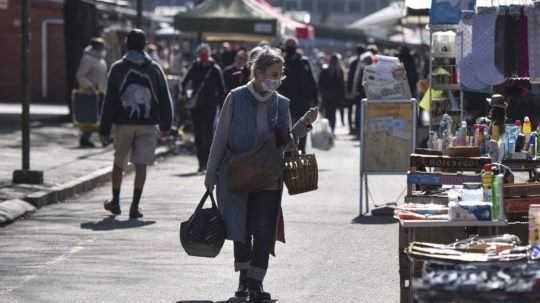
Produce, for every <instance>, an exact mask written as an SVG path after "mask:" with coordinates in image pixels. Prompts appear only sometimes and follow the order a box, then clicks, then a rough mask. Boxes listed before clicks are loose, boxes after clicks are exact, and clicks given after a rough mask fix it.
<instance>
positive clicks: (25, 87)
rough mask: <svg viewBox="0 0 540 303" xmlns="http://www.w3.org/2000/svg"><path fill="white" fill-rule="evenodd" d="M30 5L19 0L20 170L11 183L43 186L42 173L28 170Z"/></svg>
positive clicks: (25, 0) (26, 1) (23, 0)
mask: <svg viewBox="0 0 540 303" xmlns="http://www.w3.org/2000/svg"><path fill="white" fill-rule="evenodd" d="M30 5H31V0H21V97H22V113H21V130H22V169H20V170H16V171H14V172H13V183H26V184H43V172H42V171H36V170H30V42H31V41H30Z"/></svg>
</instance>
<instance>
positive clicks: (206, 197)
mask: <svg viewBox="0 0 540 303" xmlns="http://www.w3.org/2000/svg"><path fill="white" fill-rule="evenodd" d="M208 197H210V200H211V201H212V208H217V204H216V200H215V199H214V194H212V193H211V192H209V191H206V192H205V193H204V195H203V196H202V198H201V201H200V202H199V205H197V208H196V209H195V212H197V211H199V210H200V209H201V208H202V207H203V206H204V202H206V200H207V199H208Z"/></svg>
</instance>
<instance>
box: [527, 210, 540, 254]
mask: <svg viewBox="0 0 540 303" xmlns="http://www.w3.org/2000/svg"><path fill="white" fill-rule="evenodd" d="M529 244H530V245H538V244H540V204H531V205H530V206H529Z"/></svg>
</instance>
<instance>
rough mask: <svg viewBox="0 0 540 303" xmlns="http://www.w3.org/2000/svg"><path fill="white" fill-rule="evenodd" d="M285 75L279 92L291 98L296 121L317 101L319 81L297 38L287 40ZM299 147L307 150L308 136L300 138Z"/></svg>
mask: <svg viewBox="0 0 540 303" xmlns="http://www.w3.org/2000/svg"><path fill="white" fill-rule="evenodd" d="M285 76H286V78H285V79H284V80H283V83H282V84H281V86H280V88H279V93H280V94H282V95H283V96H285V97H287V98H289V99H290V100H291V104H290V108H291V118H292V121H293V123H296V121H298V119H300V117H302V116H303V115H304V114H305V113H306V112H307V111H308V110H309V108H311V107H313V106H314V105H315V104H316V103H317V99H318V96H317V83H316V82H315V78H314V77H313V72H312V70H311V64H310V62H309V59H308V58H307V57H305V56H303V55H302V54H300V52H299V50H298V41H297V40H296V39H295V38H288V39H286V40H285ZM299 149H300V150H301V151H302V152H304V153H305V152H306V138H305V137H304V138H302V139H300V144H299Z"/></svg>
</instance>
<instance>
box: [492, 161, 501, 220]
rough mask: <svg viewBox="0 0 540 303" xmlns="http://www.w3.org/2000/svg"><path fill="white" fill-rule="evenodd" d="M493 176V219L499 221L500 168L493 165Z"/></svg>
mask: <svg viewBox="0 0 540 303" xmlns="http://www.w3.org/2000/svg"><path fill="white" fill-rule="evenodd" d="M492 170H493V178H492V179H491V221H499V204H498V203H499V200H498V197H497V193H498V190H497V189H498V187H497V176H498V172H499V171H498V169H497V168H496V167H493V169H492Z"/></svg>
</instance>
